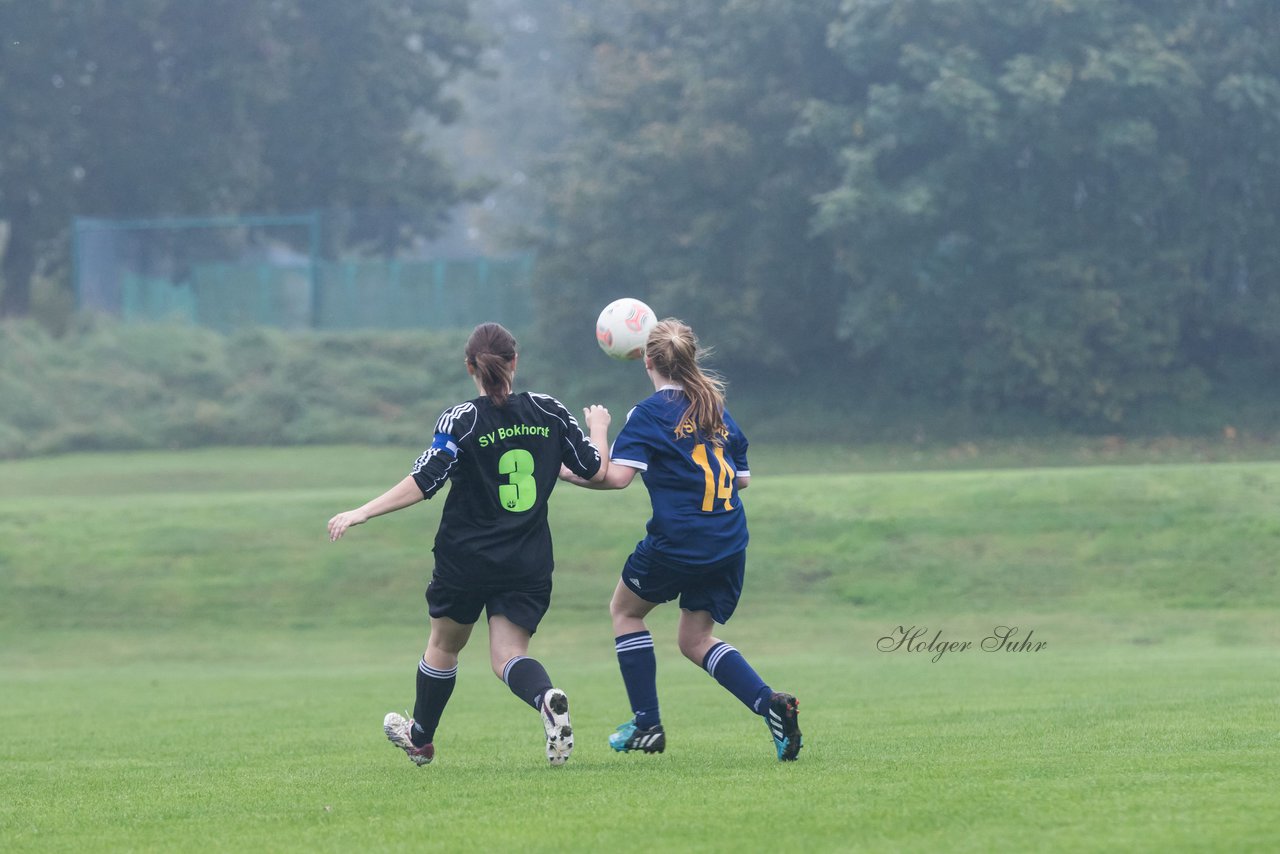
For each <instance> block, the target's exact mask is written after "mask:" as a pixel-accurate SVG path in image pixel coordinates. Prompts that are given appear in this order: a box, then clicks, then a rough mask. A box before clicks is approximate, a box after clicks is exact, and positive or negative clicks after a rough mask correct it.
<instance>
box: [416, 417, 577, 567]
mask: <svg viewBox="0 0 1280 854" xmlns="http://www.w3.org/2000/svg"><path fill="white" fill-rule="evenodd" d="M561 463H564V464H565V465H566V466H568V467H569V469H570V470H571V471H573V473H574V474H576V475H578V476H580V477H584V478H587V479H590V478H591V477H592V476H594V475H595V474H596V472H598V471H599V470H600V465H601V460H600V452H599V451H598V450H597V449H596V446H595V445H593V444H591V441H590V440H589V439H588V438H587V436H586V435H585V434H584V433H583V431H582V428H581V427H579V426H578V422H577V421H576V420H575V419H574V417H573V416H572V415H570V414H569V410H567V409H565V407H564V405H563V404H562V403H560V401H558V400H556V399H555V398H554V397H550V396H549V395H545V394H531V393H529V392H522V393H520V394H513V395H511V396H510V397H509V398H507V402H506V404H505V405H503V406H500V407H499V406H494V405H493V402H492V401H490V400H489V398H488V397H478V398H476V399H475V400H469V401H467V402H466V403H460V404H458V405H457V406H454V407H451V408H449V409H447V410H445V412H444V414H443V415H441V416H440V420H439V422H437V424H436V433H435V439H434V440H433V441H432V443H431V447H430V448H428V449H427V450H426V452H424V453H423V454H422V456H421V457H419V458H418V461H417V462H416V463H415V464H414V467H413V479H414V481H416V482H417V484H418V488H419V489H421V490H422V495H423V497H425V498H430V497H431V496H433V495H435V494H436V492H438V491H439V490H440V488H441V487H443V486H444V484H445V482H446V481H452V483H453V485H452V486H451V487H450V489H449V495H448V497H447V498H446V499H445V503H444V511H443V512H442V513H441V516H440V529H439V531H438V532H437V533H436V542H435V549H434V551H435V556H436V574H437V575H438V576H442V577H445V578H447V579H449V580H451V581H453V583H455V584H463V583H465V582H466V581H467V579H468V578H477V579H478V578H482V579H484V580H486V581H488V582H507V581H510V582H525V581H530V580H534V579H538V578H542V577H546V576H549V575H550V574H551V570H552V568H553V558H552V547H551V529H550V527H549V526H548V524H547V498H548V497H550V495H551V491H552V489H554V488H555V485H556V483H557V480H558V477H559V474H560V464H561Z"/></svg>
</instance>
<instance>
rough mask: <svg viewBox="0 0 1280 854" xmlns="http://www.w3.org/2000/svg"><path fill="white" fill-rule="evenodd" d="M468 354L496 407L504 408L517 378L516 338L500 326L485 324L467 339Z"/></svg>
mask: <svg viewBox="0 0 1280 854" xmlns="http://www.w3.org/2000/svg"><path fill="white" fill-rule="evenodd" d="M466 354H467V364H468V365H470V366H471V367H472V369H473V370H475V372H476V376H478V377H479V378H480V387H481V388H483V389H484V393H485V394H486V395H488V397H489V400H491V401H493V405H494V406H502V405H504V404H505V403H506V402H507V395H509V394H510V393H511V380H512V377H514V376H515V367H516V366H515V360H516V339H515V336H513V335H512V334H511V333H510V332H508V331H507V330H506V328H505V327H503V326H502V324H500V323H482V324H480V325H479V326H477V327H476V328H475V330H474V331H472V333H471V337H470V338H468V339H467V349H466Z"/></svg>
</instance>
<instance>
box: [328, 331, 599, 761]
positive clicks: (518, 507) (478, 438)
mask: <svg viewBox="0 0 1280 854" xmlns="http://www.w3.org/2000/svg"><path fill="white" fill-rule="evenodd" d="M516 361H517V359H516V341H515V338H513V337H512V335H511V333H510V332H508V331H507V330H506V329H504V328H503V327H502V326H500V325H499V324H496V323H485V324H481V325H480V326H477V327H476V329H475V331H474V332H472V333H471V338H470V339H469V340H468V341H467V347H466V363H467V373H469V374H470V375H471V376H472V378H473V379H474V380H475V383H476V389H477V390H478V391H479V392H480V397H477V398H475V399H474V400H469V401H466V402H465V403H459V404H458V405H456V406H452V407H450V408H449V409H446V410H445V411H444V414H443V415H441V416H440V420H439V422H437V424H436V430H435V438H434V439H433V440H432V442H431V447H430V448H428V449H427V450H426V451H425V452H424V453H423V454H422V456H421V457H419V458H418V460H417V462H416V463H415V464H414V467H413V471H412V472H411V473H410V475H409V476H408V477H406V478H405V479H404V480H402V481H400V483H398V484H396V485H395V486H393V487H392V488H391V489H389V490H387V492H385V493H384V494H382V495H381V496H379V497H377V498H375V499H373V500H372V501H370V502H368V503H367V504H365V505H363V506H361V507H358V508H356V509H354V510H347V511H345V512H343V513H339V514H338V515H336V516H334V517H333V518H332V519H330V520H329V539H330V540H334V541H336V540H337V539H339V538H340V537H341V536H342V535H343V534H344V533H345V532H346V530H347V529H348V528H350V527H351V526H352V525H359V524H361V523H363V522H366V521H368V520H369V519H372V518H373V517H374V516H381V515H383V514H384V513H390V512H392V511H394V510H400V509H402V508H405V507H408V506H410V505H412V504H416V503H417V502H419V501H421V500H423V499H424V498H430V497H431V496H433V495H435V494H436V492H438V491H439V490H440V488H441V487H442V486H444V484H445V482H446V481H452V482H453V486H452V487H451V488H450V490H449V495H448V497H447V498H446V499H445V505H444V511H443V513H442V514H441V517H440V528H439V530H438V531H437V533H436V541H435V549H434V552H435V571H434V572H433V573H432V576H431V584H430V586H428V587H427V604H428V606H429V607H428V612H429V613H430V615H431V635H430V638H429V639H428V641H427V649H426V652H425V653H424V654H423V656H422V661H421V662H419V665H418V676H417V700H416V702H415V703H414V707H413V717H412V718H411V719H406V718H404V717H403V716H401V715H398V714H396V713H395V712H392V713H390V714H388V715H387V716H386V719H385V720H384V721H383V731H384V732H385V733H386V736H387V738H388V739H390V740H391V743H392V744H394V745H396V746H397V747H399V748H401V749H403V750H404V752H405V753H406V754H408V756H409V758H410V759H411V760H413V762H414V763H415V764H417V765H426V764H427V763H428V762H430V761H431V760H432V758H434V756H435V747H434V744H433V740H434V738H435V731H436V727H437V725H438V724H439V723H440V715H441V713H442V712H443V711H444V707H445V704H446V703H448V701H449V695H450V694H452V693H453V686H454V683H455V681H456V678H457V672H458V653H459V652H461V650H462V648H463V647H464V646H466V643H467V640H468V638H470V636H471V629H472V627H473V626H474V625H475V623H476V621H477V620H478V619H479V617H480V612H481V611H482V610H483V611H486V612H487V614H488V620H489V659H490V662H491V664H492V665H493V672H494V674H495V675H497V676H498V678H500V679H502V681H503V682H505V683H506V684H507V686H508V687H509V688H510V689H511V691H512V693H514V694H515V695H516V696H517V697H519V698H520V699H522V700H524V701H525V702H527V703H528V704H529V705H531V706H533V707H534V708H535V709H537V710H538V712H539V713H540V714H541V716H542V721H543V726H544V728H545V730H546V735H547V759H548V760H550V762H551V764H552V765H560V764H563V763H564V761H565V760H566V759H567V758H568V757H569V754H570V752H571V751H572V750H573V729H572V727H571V726H570V723H569V700H568V698H567V697H566V696H565V693H564V692H563V691H561V690H559V689H558V688H554V687H552V683H551V679H550V678H549V677H548V676H547V671H546V670H545V669H544V668H543V666H542V664H541V663H539V662H538V661H537V660H536V659H534V658H530V657H529V656H528V654H527V653H528V651H529V639H530V637H531V636H532V635H533V633H534V632H535V631H536V630H537V628H538V622H539V621H540V620H541V619H542V617H543V615H544V614H546V612H547V607H548V606H549V605H550V603H551V570H552V568H553V559H552V549H551V531H550V528H549V526H548V525H547V499H548V497H550V495H551V491H552V489H553V488H554V487H555V485H556V481H557V479H558V475H559V473H560V469H561V466H562V465H563V466H565V467H566V468H567V469H568V470H569V471H572V472H573V473H574V474H575V475H577V476H579V477H581V478H584V479H586V480H589V481H592V482H598V481H600V480H602V479H603V478H604V476H605V474H606V473H607V471H608V463H607V461H605V460H603V459H602V457H601V454H600V452H599V451H598V450H597V449H598V448H603V447H604V445H605V442H606V439H607V435H608V425H609V412H608V410H606V409H604V407H600V406H592V407H590V408H588V409H586V410H584V413H586V414H587V415H589V417H590V419H591V422H592V423H593V424H595V427H593V428H592V437H591V439H588V437H587V436H586V435H584V434H583V431H582V428H581V427H579V426H578V422H577V421H575V420H574V418H573V416H571V415H570V414H569V412H568V410H567V409H565V408H564V406H563V405H561V403H560V402H559V401H558V400H556V399H555V398H553V397H549V396H547V395H544V394H533V393H530V392H521V393H518V394H516V393H513V392H512V385H511V384H512V381H513V379H514V377H515V371H516ZM593 440H594V441H593Z"/></svg>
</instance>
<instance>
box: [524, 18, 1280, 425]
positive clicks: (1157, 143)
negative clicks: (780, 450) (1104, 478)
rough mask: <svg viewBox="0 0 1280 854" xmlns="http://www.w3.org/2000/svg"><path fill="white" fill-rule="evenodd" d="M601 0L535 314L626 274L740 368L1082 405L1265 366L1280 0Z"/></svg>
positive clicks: (1075, 418)
mask: <svg viewBox="0 0 1280 854" xmlns="http://www.w3.org/2000/svg"><path fill="white" fill-rule="evenodd" d="M614 9H615V13H616V14H617V15H618V16H619V18H618V20H619V21H620V24H618V25H615V26H613V27H611V28H602V29H599V30H597V31H596V32H595V33H594V34H593V35H594V39H595V41H594V50H593V52H592V54H591V58H592V61H591V64H590V66H589V68H588V69H586V70H585V71H584V72H583V74H582V76H581V85H580V89H579V91H578V93H577V103H578V105H579V109H580V113H581V115H580V116H579V122H580V131H579V133H578V134H577V135H576V136H575V137H573V138H572V139H571V140H569V141H568V144H567V145H566V146H565V147H564V149H563V150H562V151H560V152H559V153H558V156H557V159H556V161H555V163H554V164H553V165H552V167H551V169H550V172H549V176H550V177H549V178H547V179H546V180H547V186H548V188H549V189H548V191H549V193H550V194H551V196H550V206H549V210H550V215H549V216H548V217H547V218H546V223H547V227H546V228H545V230H544V231H543V232H542V233H541V234H540V235H539V238H540V239H539V247H540V250H541V259H542V263H541V265H540V269H541V271H542V274H543V279H542V283H543V287H544V295H545V296H546V297H547V298H548V299H550V297H551V296H552V294H563V293H565V292H566V291H568V292H571V293H574V294H575V295H577V296H578V297H579V298H580V300H575V301H561V302H559V303H557V305H558V306H559V311H558V313H550V314H549V319H550V321H551V323H552V324H553V325H563V324H566V323H570V322H572V323H577V324H581V323H582V322H583V319H584V317H585V315H586V314H587V313H588V311H587V309H588V308H589V307H591V306H594V305H596V304H599V303H601V301H602V300H603V299H605V298H606V297H607V296H609V295H612V294H617V293H624V292H626V293H636V294H638V295H642V296H646V297H648V298H650V299H651V301H652V302H653V304H654V305H655V306H658V307H659V309H658V310H659V313H662V309H663V308H665V307H667V306H677V307H678V311H679V312H680V313H683V314H686V315H688V318H689V319H690V320H691V321H693V322H694V323H695V324H701V325H705V326H712V325H713V326H714V329H715V335H716V344H717V347H718V348H719V350H720V355H721V357H722V360H723V361H725V362H728V363H731V364H733V365H734V366H735V367H737V368H738V369H739V370H741V369H744V368H745V369H751V370H753V371H755V372H760V373H767V374H771V375H773V376H775V377H779V378H785V377H787V376H792V377H794V378H802V377H804V376H806V375H812V374H813V372H814V371H815V370H818V369H821V376H822V377H823V378H824V383H823V384H824V385H825V387H826V388H827V389H828V390H829V391H831V392H836V391H846V392H848V391H859V390H861V391H868V392H871V391H875V390H877V389H880V390H884V389H888V390H891V391H893V392H895V393H901V394H907V395H915V396H919V397H921V398H923V399H927V400H932V401H935V402H938V403H942V404H947V405H959V406H965V407H972V408H977V409H986V410H1000V409H1004V408H1024V409H1029V410H1031V411H1035V412H1039V413H1043V414H1046V415H1049V416H1052V417H1054V418H1057V419H1060V420H1062V421H1066V422H1070V423H1076V424H1082V423H1090V424H1107V423H1116V422H1121V421H1123V420H1124V419H1125V417H1126V415H1127V414H1128V413H1129V412H1131V411H1132V410H1133V409H1134V408H1135V407H1138V406H1142V405H1144V404H1147V403H1150V402H1152V401H1165V402H1174V403H1177V402H1187V401H1195V400H1198V399H1201V398H1203V397H1204V396H1205V395H1206V394H1209V393H1212V392H1214V391H1215V390H1222V389H1223V388H1226V387H1229V386H1233V385H1235V386H1240V385H1241V384H1245V385H1249V386H1250V387H1254V388H1259V389H1267V388H1274V380H1275V378H1276V374H1277V368H1278V367H1280V358H1278V356H1280V348H1278V345H1280V255H1278V254H1277V248H1278V246H1280V241H1277V239H1276V238H1277V235H1278V234H1280V231H1278V227H1280V222H1278V217H1277V215H1278V214H1280V172H1278V171H1277V169H1276V165H1277V163H1278V162H1280V133H1277V130H1280V5H1277V4H1275V3H1273V2H1268V0H1228V2H1221V0H1165V2H1161V3H1145V2H1137V0H1059V2H1053V3H1047V2H1046V3H1031V2H1014V3H1011V2H1008V0H963V2H958V0H843V1H842V0H805V2H776V0H735V2H729V3H725V2H718V1H717V0H627V2H622V3H618V4H616V5H615V7H614ZM579 303H581V305H580V304H579ZM575 316H576V317H575Z"/></svg>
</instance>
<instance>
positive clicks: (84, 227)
mask: <svg viewBox="0 0 1280 854" xmlns="http://www.w3.org/2000/svg"><path fill="white" fill-rule="evenodd" d="M318 229H319V223H318V220H316V219H315V218H312V217H309V216H301V217H275V218H270V217H256V218H255V217H235V218H214V219H197V220H138V221H130V222H121V221H108V220H77V221H76V223H75V228H74V235H75V280H76V294H77V299H78V302H79V304H80V305H81V306H82V307H85V308H92V309H96V310H99V311H104V312H107V313H109V314H114V315H116V316H119V317H120V318H122V319H123V320H125V321H135V322H136V321H159V320H179V321H185V322H190V323H195V324H199V325H201V326H207V327H210V328H213V329H218V330H222V331H229V330H232V329H237V328H241V327H246V326H275V327H280V328H285V329H331V330H339V329H408V328H415V329H423V328H428V329H450V328H467V327H469V326H473V325H474V324H476V323H479V322H481V321H485V320H497V321H499V322H500V323H503V324H505V325H507V326H509V327H511V328H514V329H520V328H524V327H526V326H527V325H528V322H529V320H530V317H531V313H532V300H531V298H530V293H529V282H530V278H531V275H532V272H533V256H532V255H514V256H506V257H488V258H485V257H481V258H474V257H469V258H425V259H368V258H360V259H339V260H328V259H323V258H321V257H319V252H318V249H317V247H318V244H319V240H318V237H317V233H318ZM298 246H302V247H304V248H305V249H306V250H307V251H305V252H300V251H298V250H297V248H296V247H298ZM264 247H266V249H270V250H271V251H270V252H268V251H266V249H264ZM262 255H270V256H271V257H269V258H263V257H254V256H262Z"/></svg>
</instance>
